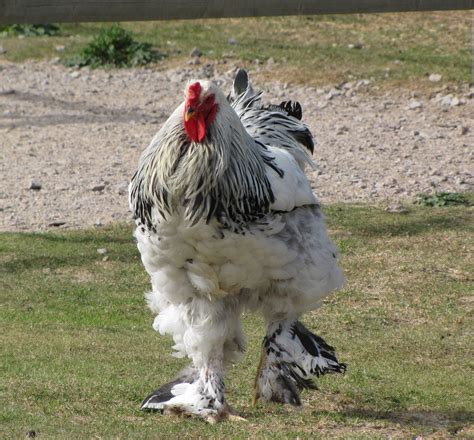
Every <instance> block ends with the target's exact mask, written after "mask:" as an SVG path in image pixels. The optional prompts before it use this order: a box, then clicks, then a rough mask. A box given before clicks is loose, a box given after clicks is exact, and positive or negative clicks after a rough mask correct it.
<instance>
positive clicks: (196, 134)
mask: <svg viewBox="0 0 474 440" xmlns="http://www.w3.org/2000/svg"><path fill="white" fill-rule="evenodd" d="M184 129H185V131H186V134H187V135H188V137H189V139H191V140H192V141H193V142H202V140H203V139H204V138H205V137H206V122H205V120H204V117H203V115H201V114H195V115H194V116H193V117H192V118H191V119H189V120H188V121H186V120H185V121H184Z"/></svg>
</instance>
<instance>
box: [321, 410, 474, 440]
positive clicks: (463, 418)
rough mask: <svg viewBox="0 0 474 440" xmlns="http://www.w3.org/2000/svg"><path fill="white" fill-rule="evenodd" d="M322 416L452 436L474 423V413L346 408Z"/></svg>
mask: <svg viewBox="0 0 474 440" xmlns="http://www.w3.org/2000/svg"><path fill="white" fill-rule="evenodd" d="M321 414H322V415H324V414H327V415H328V416H335V415H338V416H342V417H349V418H360V419H369V420H387V421H389V422H392V423H395V424H400V425H407V424H408V425H417V426H421V427H424V428H428V429H446V430H448V431H449V432H450V433H451V434H452V435H454V434H456V432H458V431H460V430H461V429H462V428H464V427H466V426H467V425H470V424H472V423H473V422H474V412H472V411H430V410H405V411H377V410H373V409H369V408H356V407H354V408H346V409H344V410H343V411H340V412H337V413H334V412H329V411H327V412H322V413H321Z"/></svg>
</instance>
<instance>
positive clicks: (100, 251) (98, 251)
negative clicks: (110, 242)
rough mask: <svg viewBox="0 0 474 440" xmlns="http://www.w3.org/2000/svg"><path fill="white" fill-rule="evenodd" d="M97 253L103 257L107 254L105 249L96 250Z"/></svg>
mask: <svg viewBox="0 0 474 440" xmlns="http://www.w3.org/2000/svg"><path fill="white" fill-rule="evenodd" d="M97 253H98V254H100V255H104V254H106V253H107V249H105V248H99V249H97Z"/></svg>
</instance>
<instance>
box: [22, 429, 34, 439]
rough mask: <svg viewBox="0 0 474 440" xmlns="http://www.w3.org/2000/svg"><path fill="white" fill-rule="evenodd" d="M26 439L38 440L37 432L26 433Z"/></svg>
mask: <svg viewBox="0 0 474 440" xmlns="http://www.w3.org/2000/svg"><path fill="white" fill-rule="evenodd" d="M25 438H36V431H33V430H31V431H26V432H25Z"/></svg>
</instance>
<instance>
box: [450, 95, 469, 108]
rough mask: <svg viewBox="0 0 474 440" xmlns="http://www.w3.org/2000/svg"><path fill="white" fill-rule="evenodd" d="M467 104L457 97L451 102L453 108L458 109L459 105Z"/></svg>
mask: <svg viewBox="0 0 474 440" xmlns="http://www.w3.org/2000/svg"><path fill="white" fill-rule="evenodd" d="M465 103H466V101H465V100H464V99H459V98H458V97H457V96H455V97H454V98H453V99H452V100H451V104H450V105H451V107H456V106H458V105H464V104H465Z"/></svg>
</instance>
